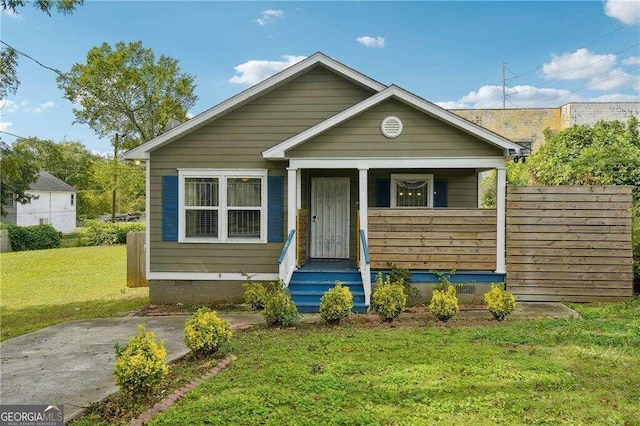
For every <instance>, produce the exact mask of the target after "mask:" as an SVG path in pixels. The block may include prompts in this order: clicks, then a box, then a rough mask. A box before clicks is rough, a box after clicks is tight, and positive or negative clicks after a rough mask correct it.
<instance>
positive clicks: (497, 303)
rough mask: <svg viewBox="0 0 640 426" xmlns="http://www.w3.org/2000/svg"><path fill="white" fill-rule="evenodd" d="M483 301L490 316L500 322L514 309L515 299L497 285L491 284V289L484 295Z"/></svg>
mask: <svg viewBox="0 0 640 426" xmlns="http://www.w3.org/2000/svg"><path fill="white" fill-rule="evenodd" d="M483 300H484V303H486V304H487V309H488V310H489V312H491V315H493V317H494V318H495V319H497V320H498V321H502V320H503V319H504V318H505V317H506V316H507V315H509V314H510V313H511V312H513V311H514V310H515V309H516V299H514V297H513V294H511V293H509V292H508V291H506V290H503V289H502V287H501V286H499V285H497V284H491V289H490V290H489V291H488V292H486V293H485V294H484V296H483Z"/></svg>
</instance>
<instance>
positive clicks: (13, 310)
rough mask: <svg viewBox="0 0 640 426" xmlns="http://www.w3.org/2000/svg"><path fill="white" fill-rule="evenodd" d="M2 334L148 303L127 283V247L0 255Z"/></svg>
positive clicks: (140, 290)
mask: <svg viewBox="0 0 640 426" xmlns="http://www.w3.org/2000/svg"><path fill="white" fill-rule="evenodd" d="M0 263H1V268H0V297H1V298H2V304H1V305H0V331H1V333H0V340H6V339H9V338H11V337H15V336H19V335H22V334H25V333H28V332H31V331H35V330H39V329H41V328H44V327H48V326H50V325H53V324H57V323H59V322H63V321H68V320H75V319H83V318H99V317H113V316H122V315H125V314H126V313H127V312H129V311H130V310H132V309H135V308H138V307H140V306H141V305H143V304H144V303H147V300H148V294H149V290H148V289H147V288H127V286H126V283H127V278H126V247H125V246H122V245H120V246H102V247H76V248H61V249H53V250H39V251H23V252H17V253H2V255H0Z"/></svg>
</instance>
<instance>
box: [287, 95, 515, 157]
mask: <svg viewBox="0 0 640 426" xmlns="http://www.w3.org/2000/svg"><path fill="white" fill-rule="evenodd" d="M390 115H393V116H396V117H398V118H400V119H401V120H402V123H403V127H404V130H403V131H402V134H401V135H400V136H398V137H397V138H395V139H388V138H386V137H385V136H384V135H383V134H382V132H381V131H380V124H381V123H382V120H383V119H384V118H386V117H388V116H390ZM502 155H503V152H502V149H500V148H496V147H494V146H493V145H490V144H489V143H487V142H484V141H482V140H480V139H478V138H476V137H474V136H471V135H470V134H468V133H465V132H463V131H461V130H458V129H456V128H455V127H452V126H451V125H449V124H446V123H444V122H442V121H440V120H439V119H436V118H433V117H431V116H429V115H427V114H425V113H422V112H420V111H418V110H416V109H414V108H412V107H410V106H408V105H406V104H404V103H403V102H400V101H398V100H396V99H390V100H387V101H385V102H383V103H381V104H379V105H376V106H375V107H373V108H371V109H369V110H367V111H365V112H363V113H361V114H359V115H357V116H355V117H352V118H351V119H350V120H348V121H346V122H344V123H342V124H340V125H338V126H336V127H334V128H333V129H330V130H328V131H326V132H325V133H323V134H320V135H318V136H316V137H315V138H313V139H311V140H309V141H307V142H305V143H304V144H302V145H299V146H297V147H296V148H293V149H292V150H290V151H288V152H287V156H289V157H294V158H298V157H300V158H308V157H347V158H349V157H385V158H393V157H472V156H502Z"/></svg>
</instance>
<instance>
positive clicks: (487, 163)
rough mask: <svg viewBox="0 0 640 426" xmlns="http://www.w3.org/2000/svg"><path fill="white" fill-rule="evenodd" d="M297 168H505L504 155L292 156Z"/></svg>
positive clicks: (294, 165)
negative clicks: (419, 156) (418, 156)
mask: <svg viewBox="0 0 640 426" xmlns="http://www.w3.org/2000/svg"><path fill="white" fill-rule="evenodd" d="M289 166H290V167H291V168H296V169H504V167H505V159H504V157H454V158H447V157H424V158H417V157H407V158H379V157H378V158H291V159H290V160H289Z"/></svg>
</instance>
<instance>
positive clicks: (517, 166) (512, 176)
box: [480, 161, 531, 207]
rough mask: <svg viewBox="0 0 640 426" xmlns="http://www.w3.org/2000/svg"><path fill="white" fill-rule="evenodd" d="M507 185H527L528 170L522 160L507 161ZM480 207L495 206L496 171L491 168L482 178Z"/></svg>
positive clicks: (528, 178) (528, 180)
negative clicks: (517, 161) (518, 161)
mask: <svg viewBox="0 0 640 426" xmlns="http://www.w3.org/2000/svg"><path fill="white" fill-rule="evenodd" d="M506 168H507V185H528V184H529V183H530V180H531V178H530V176H529V170H528V169H527V167H526V164H525V163H524V162H522V163H514V162H512V161H509V162H507V165H506ZM480 189H481V192H482V207H495V206H496V171H495V170H491V171H490V172H488V173H487V174H486V176H485V177H484V178H483V179H482V182H481V184H480Z"/></svg>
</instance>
